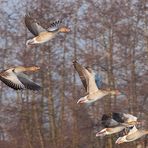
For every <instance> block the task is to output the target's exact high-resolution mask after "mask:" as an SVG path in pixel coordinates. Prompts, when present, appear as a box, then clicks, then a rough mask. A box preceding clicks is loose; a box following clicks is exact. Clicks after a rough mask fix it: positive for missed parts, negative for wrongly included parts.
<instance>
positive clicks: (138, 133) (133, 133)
mask: <svg viewBox="0 0 148 148" xmlns="http://www.w3.org/2000/svg"><path fill="white" fill-rule="evenodd" d="M147 134H148V130H142V129H137V128H136V126H134V127H133V128H132V129H131V130H130V132H129V133H128V134H127V135H124V136H123V137H119V138H118V139H117V140H116V142H115V143H116V144H121V143H124V142H131V141H134V140H137V139H139V138H141V137H142V136H145V135H147Z"/></svg>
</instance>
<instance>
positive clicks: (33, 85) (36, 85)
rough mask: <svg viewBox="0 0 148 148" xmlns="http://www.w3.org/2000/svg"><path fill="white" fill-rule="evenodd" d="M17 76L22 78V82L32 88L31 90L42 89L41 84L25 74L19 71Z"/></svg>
mask: <svg viewBox="0 0 148 148" xmlns="http://www.w3.org/2000/svg"><path fill="white" fill-rule="evenodd" d="M17 77H18V79H19V80H20V82H21V83H22V84H23V85H24V86H25V88H27V89H30V90H40V89H41V86H39V85H38V84H36V83H34V82H33V81H32V80H30V79H29V78H28V77H27V75H25V74H23V73H19V74H18V75H17Z"/></svg>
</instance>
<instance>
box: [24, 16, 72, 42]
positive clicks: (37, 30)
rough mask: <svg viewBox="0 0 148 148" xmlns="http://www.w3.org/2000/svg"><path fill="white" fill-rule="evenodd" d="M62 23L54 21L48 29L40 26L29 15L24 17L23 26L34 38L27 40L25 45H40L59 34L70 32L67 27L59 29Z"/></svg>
mask: <svg viewBox="0 0 148 148" xmlns="http://www.w3.org/2000/svg"><path fill="white" fill-rule="evenodd" d="M61 23H62V21H55V22H53V23H52V24H50V27H49V28H48V29H45V28H43V27H42V26H40V25H39V24H38V23H37V21H36V20H35V19H33V18H32V17H30V16H29V15H26V16H25V24H26V27H27V28H28V30H29V31H30V32H31V33H32V34H33V35H34V36H35V37H34V38H32V39H29V40H27V42H26V45H32V44H41V43H44V42H47V41H49V40H51V39H52V38H54V37H55V36H56V35H57V34H58V33H59V32H62V33H67V32H69V31H70V29H69V28H68V27H59V26H60V24H61Z"/></svg>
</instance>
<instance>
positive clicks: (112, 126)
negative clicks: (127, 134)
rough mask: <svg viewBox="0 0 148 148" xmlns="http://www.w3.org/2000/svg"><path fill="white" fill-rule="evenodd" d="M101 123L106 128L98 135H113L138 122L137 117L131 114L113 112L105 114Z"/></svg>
mask: <svg viewBox="0 0 148 148" xmlns="http://www.w3.org/2000/svg"><path fill="white" fill-rule="evenodd" d="M129 121H130V122H129ZM101 123H102V125H103V126H104V127H105V128H104V129H102V130H101V131H99V132H97V134H96V136H105V135H111V134H114V133H118V132H120V131H122V130H124V129H125V128H127V127H133V126H134V125H136V124H137V117H135V116H133V115H131V114H125V113H116V112H112V113H111V114H103V116H102V119H101Z"/></svg>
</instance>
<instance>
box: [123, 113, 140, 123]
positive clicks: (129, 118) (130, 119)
mask: <svg viewBox="0 0 148 148" xmlns="http://www.w3.org/2000/svg"><path fill="white" fill-rule="evenodd" d="M123 117H124V119H125V122H127V123H130V122H133V121H137V117H136V116H133V115H131V114H125V113H124V114H123Z"/></svg>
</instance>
